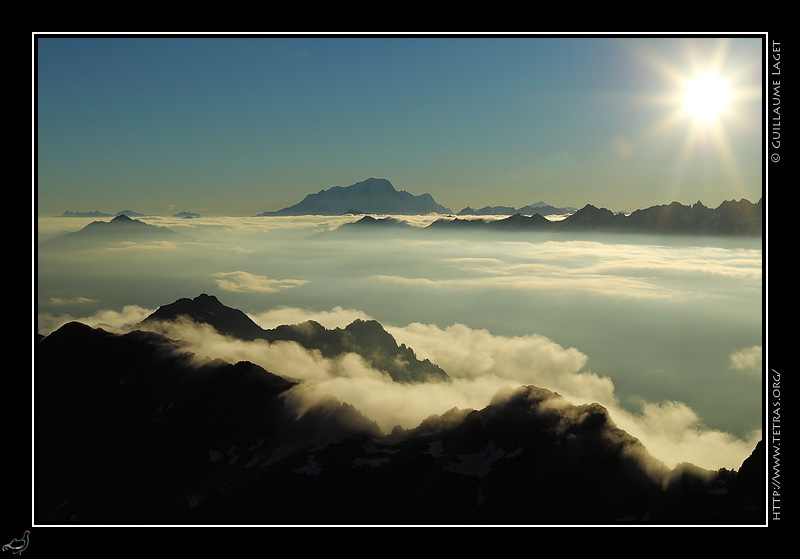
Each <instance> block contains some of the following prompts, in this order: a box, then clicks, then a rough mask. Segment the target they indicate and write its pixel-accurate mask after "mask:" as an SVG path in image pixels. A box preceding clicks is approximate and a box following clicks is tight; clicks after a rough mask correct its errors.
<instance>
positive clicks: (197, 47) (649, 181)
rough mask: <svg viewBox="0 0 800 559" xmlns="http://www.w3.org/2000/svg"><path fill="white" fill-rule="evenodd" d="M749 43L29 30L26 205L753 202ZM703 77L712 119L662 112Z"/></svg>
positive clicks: (756, 125)
mask: <svg viewBox="0 0 800 559" xmlns="http://www.w3.org/2000/svg"><path fill="white" fill-rule="evenodd" d="M762 42H763V37H758V36H753V37H745V38H741V37H740V38H733V39H720V38H698V37H689V38H672V37H655V38H654V37H649V38H640V37H634V36H627V37H602V36H594V37H584V38H567V37H514V38H508V37H503V38H500V37H488V36H481V37H469V38H457V37H446V36H444V37H441V36H440V37H391V38H390V37H364V36H362V37H336V36H331V37H316V38H310V37H264V36H251V37H239V38H236V37H227V36H209V37H205V38H191V37H187V36H177V37H166V36H164V37H144V36H138V37H100V36H94V37H78V36H60V37H47V36H39V37H35V38H34V46H35V49H36V50H35V61H36V64H35V68H34V76H35V78H36V83H35V85H36V89H37V91H36V95H37V106H36V108H37V111H36V119H37V120H36V122H35V125H34V128H35V130H36V132H37V134H38V137H37V152H36V154H35V155H36V161H35V163H36V165H37V177H36V179H37V180H36V182H35V184H34V188H35V192H36V202H35V203H36V204H37V208H36V213H37V215H39V216H53V215H60V214H61V213H62V212H64V211H65V210H71V211H92V210H99V211H102V212H107V213H115V212H117V211H121V210H124V209H131V210H134V211H137V212H141V213H146V214H157V215H172V214H173V213H176V212H179V211H195V212H199V213H202V214H204V215H230V216H248V215H255V214H257V213H260V212H263V211H268V210H278V209H281V208H283V207H286V206H289V205H292V204H294V203H297V202H299V201H300V200H301V199H302V198H303V197H304V196H305V195H306V194H309V193H312V192H317V191H319V190H321V189H324V188H330V187H331V186H335V185H341V186H347V185H350V184H353V183H355V182H358V181H361V180H364V179H366V178H368V177H383V178H387V179H389V180H390V181H392V183H393V184H394V185H395V187H396V188H397V189H399V190H406V191H409V192H411V193H413V194H421V193H423V192H428V193H430V194H432V195H433V197H434V198H435V199H436V201H437V202H439V203H440V204H443V205H445V206H447V207H449V208H451V209H452V210H453V211H458V210H460V209H462V208H463V207H465V206H472V207H482V206H486V205H510V206H515V207H520V206H523V205H526V204H531V203H534V202H537V201H540V200H544V201H546V202H549V203H551V204H553V205H558V206H575V207H581V206H583V205H585V204H587V203H591V204H594V205H597V206H602V207H607V208H609V209H612V210H626V211H630V210H633V209H636V208H642V207H647V206H650V205H655V204H665V203H669V202H671V201H673V200H675V201H679V202H681V203H685V204H691V203H694V202H695V201H697V200H701V201H702V202H703V203H705V204H706V205H708V206H711V207H716V206H717V205H719V203H721V202H722V201H724V200H729V199H740V198H747V199H749V200H751V201H754V202H755V201H757V200H758V198H760V197H761V195H762V190H763V186H762V162H763V157H762V112H763V103H762V97H761V81H762V74H763V70H762V60H763V56H762ZM705 71H716V72H718V73H719V75H720V76H722V77H724V78H725V79H727V80H728V81H729V84H730V86H731V88H732V93H733V97H732V99H731V100H730V102H729V107H728V111H726V112H725V113H724V114H722V115H721V118H720V119H719V120H718V121H716V122H712V123H699V122H697V121H695V120H693V119H691V118H689V117H687V116H686V115H685V114H683V113H681V112H680V110H681V103H680V100H679V99H680V94H681V90H682V88H683V86H684V85H685V82H686V81H687V80H688V79H689V78H691V77H692V76H694V75H695V74H697V73H700V72H705Z"/></svg>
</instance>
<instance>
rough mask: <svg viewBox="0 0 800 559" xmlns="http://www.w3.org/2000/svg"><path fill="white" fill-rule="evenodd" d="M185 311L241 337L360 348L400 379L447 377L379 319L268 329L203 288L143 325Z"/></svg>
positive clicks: (331, 349) (337, 350)
mask: <svg viewBox="0 0 800 559" xmlns="http://www.w3.org/2000/svg"><path fill="white" fill-rule="evenodd" d="M181 317H185V318H189V319H191V320H192V321H194V322H198V323H204V324H209V325H211V326H213V327H214V329H215V330H216V331H217V332H219V333H220V334H223V335H225V336H232V337H234V338H238V339H242V340H249V341H252V340H265V341H268V342H278V341H290V342H296V343H298V344H300V345H301V346H303V347H305V348H306V349H310V350H319V351H320V352H321V353H322V355H323V356H324V357H327V358H334V357H339V356H341V355H344V354H346V353H355V354H357V355H359V356H361V357H362V358H364V360H365V361H366V362H367V363H368V364H369V365H371V366H372V367H374V368H376V369H378V370H380V371H384V372H386V373H387V374H389V376H391V378H392V380H394V381H396V382H425V381H431V380H440V381H444V380H447V379H448V376H447V374H446V373H445V372H444V371H443V370H442V369H441V368H440V367H438V366H437V365H435V364H434V363H431V362H430V361H429V360H428V359H423V360H420V359H418V358H417V356H416V354H415V353H414V350H413V349H411V348H409V347H407V346H406V345H405V344H400V345H399V346H398V345H397V342H396V341H395V339H394V337H392V335H391V334H389V333H388V332H387V331H386V330H385V329H384V328H383V326H381V324H380V323H378V322H377V321H374V320H366V321H365V320H356V321H354V322H353V323H351V324H350V325H348V326H347V327H345V328H343V329H342V328H334V329H332V330H329V329H326V328H325V327H323V326H322V325H321V324H319V323H318V322H315V321H307V322H303V323H300V324H293V325H282V326H278V327H276V328H273V329H263V328H261V327H260V326H258V325H257V324H256V323H255V322H254V321H253V320H252V319H250V317H248V316H247V315H246V314H245V313H243V312H242V311H240V310H238V309H234V308H231V307H227V306H225V305H223V304H222V303H221V302H220V301H219V299H217V298H216V297H215V296H213V295H208V294H205V293H204V294H201V295H199V296H197V297H195V298H194V299H188V298H182V299H178V300H177V301H175V302H174V303H171V304H168V305H164V306H161V307H159V308H158V309H157V310H156V311H155V312H153V313H152V314H151V315H150V316H148V317H147V318H145V319H144V321H143V322H142V325H143V326H147V325H148V324H152V323H153V322H156V321H159V320H168V321H169V320H176V319H179V318H181Z"/></svg>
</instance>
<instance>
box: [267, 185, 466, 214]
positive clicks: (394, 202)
mask: <svg viewBox="0 0 800 559" xmlns="http://www.w3.org/2000/svg"><path fill="white" fill-rule="evenodd" d="M354 208H355V209H356V210H354ZM355 211H357V212H358V213H366V214H393V215H425V214H429V213H442V214H449V213H452V211H451V210H450V209H449V208H446V207H444V206H442V205H440V204H438V203H437V202H436V201H435V200H434V199H433V196H431V195H430V194H427V193H425V194H420V195H414V194H410V193H409V192H406V191H404V190H397V189H395V187H394V186H393V185H392V183H391V182H389V181H388V180H387V179H379V178H374V177H373V178H369V179H367V180H364V181H361V182H357V183H355V184H351V185H350V186H334V187H331V188H329V189H327V190H320V191H319V192H317V193H316V194H309V195H307V196H306V197H305V198H304V199H303V200H302V201H301V202H299V203H297V204H295V205H293V206H289V207H288V208H284V209H282V210H278V211H276V212H263V213H260V214H258V215H259V216H273V215H343V214H345V213H354V212H355Z"/></svg>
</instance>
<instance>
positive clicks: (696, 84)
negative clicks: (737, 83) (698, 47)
mask: <svg viewBox="0 0 800 559" xmlns="http://www.w3.org/2000/svg"><path fill="white" fill-rule="evenodd" d="M732 95H733V90H732V89H731V84H730V82H729V81H728V80H727V79H725V78H722V77H720V76H718V75H716V74H712V73H706V74H699V75H697V76H694V77H692V78H690V79H688V80H686V83H685V84H684V86H683V94H682V96H681V106H682V107H683V110H684V111H685V112H686V113H688V114H689V116H691V118H692V119H694V120H695V121H696V122H701V123H703V122H709V123H710V122H715V121H716V120H717V119H718V118H719V117H720V116H722V115H724V114H725V112H726V111H727V110H728V106H729V104H730V101H731V97H732Z"/></svg>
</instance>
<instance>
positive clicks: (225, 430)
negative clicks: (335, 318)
mask: <svg viewBox="0 0 800 559" xmlns="http://www.w3.org/2000/svg"><path fill="white" fill-rule="evenodd" d="M205 297H208V296H205ZM205 297H204V299H205ZM201 302H202V303H204V304H207V305H208V307H207V310H208V309H214V308H215V307H214V306H213V305H212V303H213V302H212V301H204V300H201ZM231 316H232V315H231ZM367 322H368V321H360V322H359V323H358V324H356V323H354V324H356V326H353V325H351V326H353V328H352V329H351V331H350V333H351V334H353V335H354V336H360V337H359V340H360V343H361V344H363V345H365V346H369V345H371V344H375V345H376V346H380V345H381V344H383V343H385V340H384V339H383V335H382V334H380V333H379V331H378V330H376V329H373V328H371V327H370V325H369V324H368V323H367ZM286 328H292V327H286ZM348 328H349V327H348ZM362 328H363V329H365V330H366V334H367V335H364V336H362V334H364V332H361V331H359V329H362ZM314 329H315V328H311V329H309V331H308V332H306V333H305V334H304V335H306V336H308V337H309V338H310V339H316V338H317V336H318V333H317V332H314ZM345 330H347V329H345ZM271 332H272V331H271ZM35 363H36V371H35V378H34V396H35V403H36V406H35V421H34V427H35V437H34V444H35V447H34V452H35V467H34V493H35V495H34V500H35V502H34V505H35V508H34V513H35V518H34V521H35V522H36V523H37V524H70V523H79V524H237V525H241V524H262V525H263V524H438V525H441V524H619V523H654V524H695V523H700V524H710V523H746V522H747V523H758V522H759V520H760V519H763V510H761V511H759V510H758V507H759V506H762V507H763V499H761V500H760V501H759V500H758V499H754V498H753V496H754V495H757V494H758V493H757V492H758V491H759V489H762V487H761V485H759V484H762V485H763V479H762V477H763V476H761V475H759V471H758V468H757V467H753V465H755V464H756V463H757V461H758V458H757V453H758V450H759V448H757V449H756V452H754V457H753V458H751V459H748V461H746V462H745V464H744V465H743V466H742V468H741V471H740V473H739V474H734V473H733V472H728V471H725V470H720V471H718V472H711V471H707V470H703V469H700V468H697V467H694V466H692V465H690V464H683V465H680V466H678V467H676V468H674V469H672V470H670V469H669V468H667V467H665V466H664V465H663V464H662V463H660V462H658V461H655V460H654V459H653V458H652V457H651V456H650V455H649V453H648V452H647V449H645V448H644V447H643V446H642V445H641V443H640V442H639V441H638V440H637V439H635V438H633V437H631V436H630V435H629V434H628V433H626V432H624V431H622V430H621V429H619V428H618V427H617V426H616V425H615V424H614V423H613V421H612V419H611V418H610V417H609V415H608V413H607V411H606V410H605V409H604V408H603V407H602V406H600V405H598V404H588V405H572V404H570V403H569V402H567V401H566V400H565V399H564V398H562V397H561V396H559V395H558V394H556V393H553V392H551V391H549V390H546V389H544V388H540V387H534V386H521V387H519V388H517V389H516V390H513V391H511V392H509V393H506V394H498V396H497V397H496V398H495V400H494V401H493V402H492V403H491V404H490V405H488V406H486V407H485V408H483V409H481V410H458V409H452V410H450V411H447V412H445V413H443V414H442V415H434V416H431V417H429V418H428V419H426V420H425V421H423V422H422V423H421V424H420V425H419V426H418V427H416V428H414V429H409V430H402V429H399V428H397V429H395V431H394V432H392V433H391V434H389V435H384V434H381V433H380V432H379V430H378V428H377V427H376V425H375V424H374V423H373V422H372V421H371V420H369V419H368V418H366V417H364V416H363V415H362V414H361V413H360V412H359V411H358V410H357V409H355V408H353V407H352V406H350V405H348V404H346V403H340V402H336V401H332V400H326V401H324V402H320V403H317V404H314V405H311V407H310V408H308V409H307V410H305V411H302V412H301V411H300V410H299V409H294V408H293V407H292V404H291V402H292V399H291V398H287V396H288V395H289V394H291V392H292V391H293V389H294V388H295V387H296V386H298V385H297V384H296V383H294V382H292V381H288V380H286V379H284V378H281V377H279V376H276V375H273V374H271V373H269V372H268V371H266V370H264V369H262V368H260V367H258V366H256V365H253V364H252V363H248V362H239V363H236V364H229V363H225V362H222V361H217V362H213V363H208V364H206V365H203V366H196V365H194V364H192V360H191V358H190V356H188V355H186V354H184V353H182V352H181V350H180V344H179V342H177V341H173V340H169V339H167V338H164V337H162V336H159V335H157V334H154V333H152V332H143V331H134V332H131V333H129V334H111V333H108V332H105V331H103V330H101V329H92V328H90V327H88V326H85V325H83V324H80V323H74V322H73V323H69V324H67V325H65V326H63V327H62V328H60V329H59V330H57V331H55V332H53V333H52V334H50V335H49V336H47V337H45V338H43V339H42V340H41V341H39V342H38V343H37V344H36V347H35ZM760 446H761V445H760ZM762 451H763V447H762ZM762 455H763V454H762ZM762 462H763V460H762ZM728 488H730V489H731V494H730V496H728V495H726V490H727V489H728ZM761 494H762V495H763V491H762V492H761ZM759 502H761V505H759ZM759 512H760V513H761V514H759Z"/></svg>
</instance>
